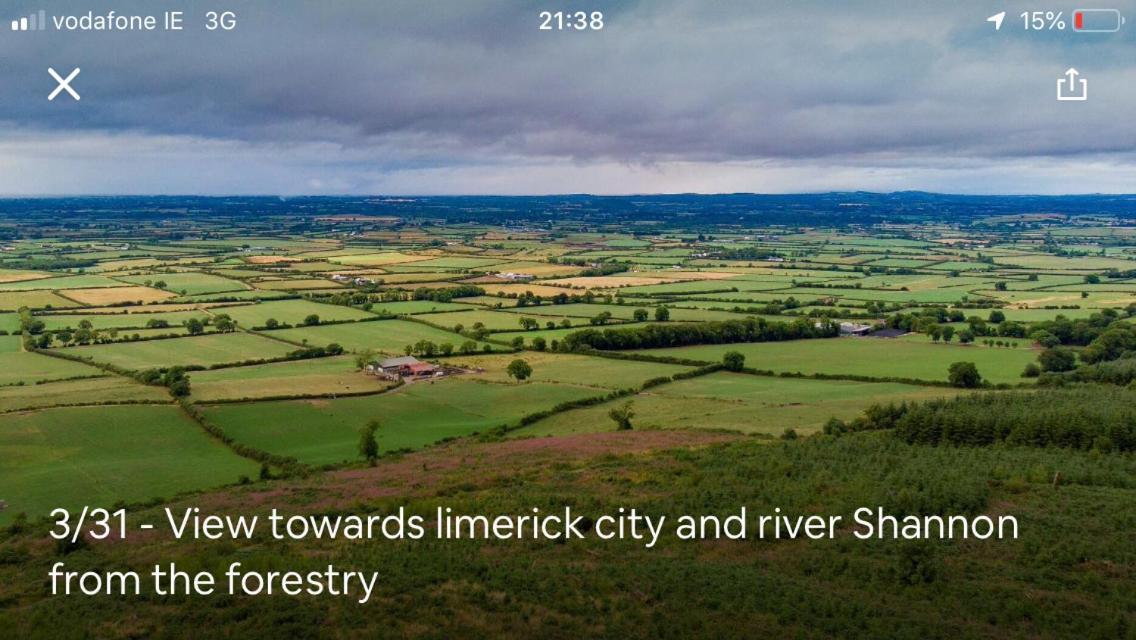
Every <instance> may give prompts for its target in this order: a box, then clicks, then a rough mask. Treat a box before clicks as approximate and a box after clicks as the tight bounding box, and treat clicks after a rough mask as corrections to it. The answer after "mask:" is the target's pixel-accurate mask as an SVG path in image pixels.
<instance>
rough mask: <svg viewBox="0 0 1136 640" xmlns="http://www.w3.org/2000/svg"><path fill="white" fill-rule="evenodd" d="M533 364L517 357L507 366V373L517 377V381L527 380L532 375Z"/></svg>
mask: <svg viewBox="0 0 1136 640" xmlns="http://www.w3.org/2000/svg"><path fill="white" fill-rule="evenodd" d="M532 372H533V370H532V366H530V365H529V363H527V362H525V361H524V360H521V359H520V358H517V359H516V360H514V361H512V362H510V363H509V366H508V367H505V373H507V374H509V377H510V378H516V380H517V382H522V381H524V380H527V379H528V378H529V376H531V375H532Z"/></svg>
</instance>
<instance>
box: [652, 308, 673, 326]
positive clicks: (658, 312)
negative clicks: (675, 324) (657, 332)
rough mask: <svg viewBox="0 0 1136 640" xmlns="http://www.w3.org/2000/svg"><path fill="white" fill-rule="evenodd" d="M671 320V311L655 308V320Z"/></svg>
mask: <svg viewBox="0 0 1136 640" xmlns="http://www.w3.org/2000/svg"><path fill="white" fill-rule="evenodd" d="M670 319H671V310H670V309H668V308H666V307H655V320H657V321H659V322H666V321H667V320H670Z"/></svg>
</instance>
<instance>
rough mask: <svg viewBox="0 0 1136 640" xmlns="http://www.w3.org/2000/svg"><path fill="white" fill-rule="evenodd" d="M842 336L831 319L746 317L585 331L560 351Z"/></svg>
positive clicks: (568, 338) (569, 337) (566, 341)
mask: <svg viewBox="0 0 1136 640" xmlns="http://www.w3.org/2000/svg"><path fill="white" fill-rule="evenodd" d="M839 335H840V325H839V324H837V323H835V322H832V321H829V320H823V321H818V322H813V321H811V320H806V319H804V318H798V319H796V320H794V321H792V322H769V321H767V320H765V319H764V318H746V319H744V320H722V321H714V322H698V323H694V322H692V323H681V324H651V325H645V326H638V327H626V328H613V329H602V330H601V329H583V330H581V331H576V332H573V333H570V334H568V335H567V336H564V339H563V340H562V341H561V342H560V344H559V350H560V351H587V350H591V349H596V350H600V351H612V350H621V349H653V348H660V347H682V346H687V345H697V344H725V343H731V342H778V341H782V340H800V339H805V338H835V337H837V336H839Z"/></svg>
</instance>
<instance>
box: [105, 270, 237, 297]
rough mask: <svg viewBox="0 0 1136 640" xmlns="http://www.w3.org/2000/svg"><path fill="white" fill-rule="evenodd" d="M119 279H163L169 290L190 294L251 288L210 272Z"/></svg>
mask: <svg viewBox="0 0 1136 640" xmlns="http://www.w3.org/2000/svg"><path fill="white" fill-rule="evenodd" d="M117 279H118V280H122V281H125V282H132V283H134V284H144V283H145V282H146V281H147V280H149V281H151V282H158V281H162V282H165V283H166V287H165V288H166V290H167V291H173V292H175V293H180V294H182V295H188V296H197V295H202V294H206V293H220V292H222V291H240V290H244V289H248V288H249V287H248V285H246V284H244V283H242V282H238V281H236V280H230V279H228V278H222V277H221V276H215V275H212V274H208V273H160V272H159V273H149V274H146V275H140V276H118V277H117Z"/></svg>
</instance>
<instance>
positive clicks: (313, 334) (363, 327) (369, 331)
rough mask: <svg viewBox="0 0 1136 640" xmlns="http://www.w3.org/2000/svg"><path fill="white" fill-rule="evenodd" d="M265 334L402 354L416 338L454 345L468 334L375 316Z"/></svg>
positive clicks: (308, 342)
mask: <svg viewBox="0 0 1136 640" xmlns="http://www.w3.org/2000/svg"><path fill="white" fill-rule="evenodd" d="M268 335H271V336H273V337H277V338H282V339H284V340H290V341H292V342H297V343H303V342H304V341H307V344H310V345H313V346H324V345H326V344H329V343H332V342H335V343H338V344H340V345H343V347H344V348H345V349H347V350H349V351H363V350H364V349H375V350H377V351H381V352H383V353H388V354H397V355H402V353H403V349H404V348H405V347H406V345H408V344H414V343H415V342H418V341H419V340H430V341H432V342H434V343H435V344H442V343H443V342H449V343H450V344H452V345H454V346H455V347H456V346H458V345H460V344H461V343H463V342H465V341H466V340H467V338H465V337H463V336H461V335H458V334H456V333H453V332H451V331H443V330H442V329H435V328H433V327H429V326H426V325H424V324H420V323H417V322H411V321H409V320H375V321H371V322H351V323H347V324H332V325H326V326H320V327H297V328H295V329H282V330H278V331H272V332H270V333H269V334H268ZM481 346H482V345H480V344H479V345H478V348H479V349H480V348H481Z"/></svg>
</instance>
